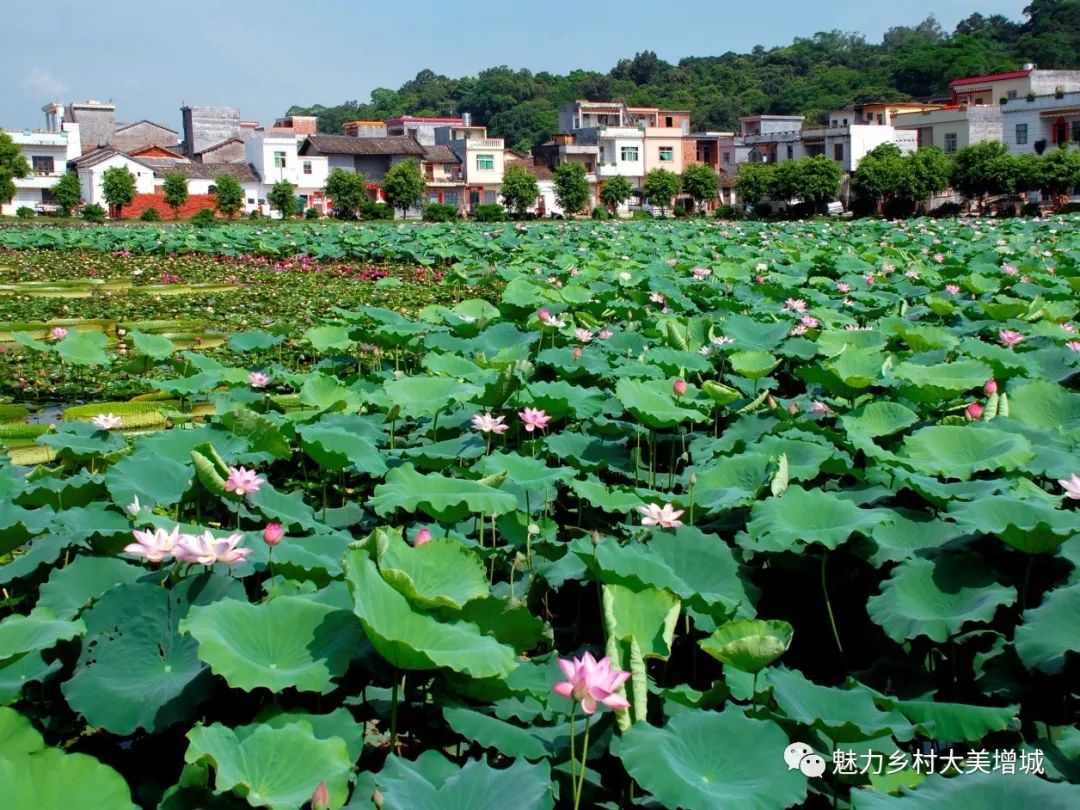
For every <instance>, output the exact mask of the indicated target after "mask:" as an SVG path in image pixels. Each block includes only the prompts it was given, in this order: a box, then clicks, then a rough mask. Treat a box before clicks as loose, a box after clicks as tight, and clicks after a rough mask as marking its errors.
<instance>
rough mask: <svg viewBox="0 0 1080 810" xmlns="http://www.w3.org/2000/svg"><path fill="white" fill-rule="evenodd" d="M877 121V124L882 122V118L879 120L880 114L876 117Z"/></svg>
mask: <svg viewBox="0 0 1080 810" xmlns="http://www.w3.org/2000/svg"><path fill="white" fill-rule="evenodd" d="M877 122H878V123H879V124H880V123H882V120H881V116H880V115H879V116H878V117H877Z"/></svg>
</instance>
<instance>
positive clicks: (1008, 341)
mask: <svg viewBox="0 0 1080 810" xmlns="http://www.w3.org/2000/svg"><path fill="white" fill-rule="evenodd" d="M998 339H999V340H1000V341H1001V345H1002V346H1008V347H1009V348H1012V347H1013V346H1016V345H1017V344H1019V343H1021V342H1023V340H1024V336H1023V335H1021V334H1020V333H1019V332H1015V331H1013V330H1012V329H1002V330H1001V331H1000V332H998Z"/></svg>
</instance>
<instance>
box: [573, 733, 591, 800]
mask: <svg viewBox="0 0 1080 810" xmlns="http://www.w3.org/2000/svg"><path fill="white" fill-rule="evenodd" d="M590 720H592V718H591V717H589V715H585V739H583V740H582V741H581V771H580V773H579V774H578V781H577V787H576V788H575V790H574V810H578V806H579V805H580V804H581V791H582V790H583V789H584V787H585V759H586V757H588V755H589V721H590Z"/></svg>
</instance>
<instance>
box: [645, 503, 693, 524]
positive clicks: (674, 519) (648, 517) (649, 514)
mask: <svg viewBox="0 0 1080 810" xmlns="http://www.w3.org/2000/svg"><path fill="white" fill-rule="evenodd" d="M685 511H686V510H685V509H675V508H674V507H673V506H672V505H671V504H670V503H665V504H664V505H663V506H659V505H658V504H655V503H647V504H645V505H644V506H639V507H637V512H638V514H640V515H641V516H642V517H641V525H642V526H659V527H660V528H661V529H674V528H676V527H678V526H682V525H683V523H682V521H681V520H679V518H680V517H682V514H683V512H685Z"/></svg>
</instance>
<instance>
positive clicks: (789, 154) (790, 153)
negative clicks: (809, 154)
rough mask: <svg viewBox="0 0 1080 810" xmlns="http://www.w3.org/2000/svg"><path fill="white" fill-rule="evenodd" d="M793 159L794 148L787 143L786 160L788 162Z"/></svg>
mask: <svg viewBox="0 0 1080 810" xmlns="http://www.w3.org/2000/svg"><path fill="white" fill-rule="evenodd" d="M794 157H795V147H794V146H792V145H791V144H790V143H789V144H788V145H787V159H788V160H791V159H792V158H794Z"/></svg>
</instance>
